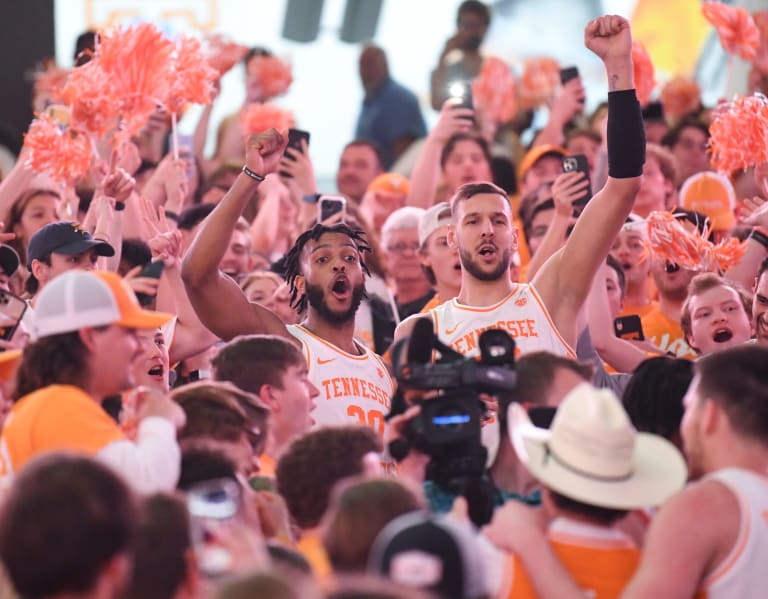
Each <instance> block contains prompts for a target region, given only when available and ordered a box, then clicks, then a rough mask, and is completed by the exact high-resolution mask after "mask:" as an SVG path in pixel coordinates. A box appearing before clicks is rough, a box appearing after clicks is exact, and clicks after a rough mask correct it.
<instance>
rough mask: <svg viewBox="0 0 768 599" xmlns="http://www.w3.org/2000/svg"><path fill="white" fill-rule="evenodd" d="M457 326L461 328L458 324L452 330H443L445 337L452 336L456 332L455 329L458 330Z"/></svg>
mask: <svg viewBox="0 0 768 599" xmlns="http://www.w3.org/2000/svg"><path fill="white" fill-rule="evenodd" d="M459 326H461V325H458V324H457V325H456V326H455V327H453V328H452V329H445V334H446V335H453V334H454V333H455V332H456V329H458V328H459Z"/></svg>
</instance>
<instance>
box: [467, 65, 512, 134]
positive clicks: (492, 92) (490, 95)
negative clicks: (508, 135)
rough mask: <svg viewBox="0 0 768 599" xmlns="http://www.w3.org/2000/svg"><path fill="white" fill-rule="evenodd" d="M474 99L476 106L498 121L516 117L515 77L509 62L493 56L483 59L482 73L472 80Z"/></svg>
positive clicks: (502, 121) (504, 121) (503, 121)
mask: <svg viewBox="0 0 768 599" xmlns="http://www.w3.org/2000/svg"><path fill="white" fill-rule="evenodd" d="M472 100H473V102H474V104H475V107H476V108H478V109H479V110H480V111H482V113H483V114H484V115H485V116H486V117H487V118H490V119H492V120H493V121H495V122H496V123H506V122H507V121H511V120H512V119H513V118H514V116H515V114H516V113H517V98H516V95H515V78H514V76H513V75H512V71H510V69H509V66H508V65H507V63H505V62H504V61H503V60H501V59H500V58H495V57H493V56H489V57H488V58H486V59H485V60H484V61H483V68H482V69H481V70H480V74H479V75H478V76H477V78H476V79H475V80H474V81H473V82H472Z"/></svg>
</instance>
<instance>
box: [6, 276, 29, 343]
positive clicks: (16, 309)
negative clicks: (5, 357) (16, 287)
mask: <svg viewBox="0 0 768 599" xmlns="http://www.w3.org/2000/svg"><path fill="white" fill-rule="evenodd" d="M26 311H27V302H25V301H24V300H23V299H21V298H20V297H18V296H16V295H13V294H12V293H10V292H8V291H5V290H4V289H0V339H3V340H4V341H9V340H10V339H11V337H13V334H14V333H15V332H16V329H17V328H18V327H19V323H20V322H21V317H22V316H24V312H26Z"/></svg>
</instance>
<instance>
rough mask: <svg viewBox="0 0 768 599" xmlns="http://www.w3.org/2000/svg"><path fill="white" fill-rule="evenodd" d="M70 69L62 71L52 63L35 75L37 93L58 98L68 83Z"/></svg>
mask: <svg viewBox="0 0 768 599" xmlns="http://www.w3.org/2000/svg"><path fill="white" fill-rule="evenodd" d="M68 75H69V69H62V68H60V67H57V66H56V65H55V64H54V63H52V62H50V63H48V64H46V65H45V68H44V69H43V70H42V71H38V72H37V73H35V84H34V89H35V93H45V94H50V95H52V96H56V95H57V94H58V93H59V92H60V91H61V88H62V87H64V84H65V83H66V81H67V76H68Z"/></svg>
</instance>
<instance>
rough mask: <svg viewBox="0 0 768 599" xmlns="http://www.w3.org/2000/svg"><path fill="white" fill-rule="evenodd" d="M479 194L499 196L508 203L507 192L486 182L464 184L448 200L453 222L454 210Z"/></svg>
mask: <svg viewBox="0 0 768 599" xmlns="http://www.w3.org/2000/svg"><path fill="white" fill-rule="evenodd" d="M481 193H495V194H496V195H500V196H501V197H502V198H504V199H505V200H507V202H509V196H508V195H507V192H506V191H504V190H503V189H502V188H501V187H499V186H498V185H494V184H493V183H487V182H483V183H465V184H464V185H462V186H460V187H459V188H458V189H457V190H456V193H454V194H453V197H452V198H451V200H450V204H451V215H452V218H453V219H454V220H455V219H456V213H457V210H456V209H457V208H458V206H459V203H460V202H465V201H466V200H469V199H470V198H473V197H475V196H476V195H480V194H481ZM510 210H511V208H510Z"/></svg>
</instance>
